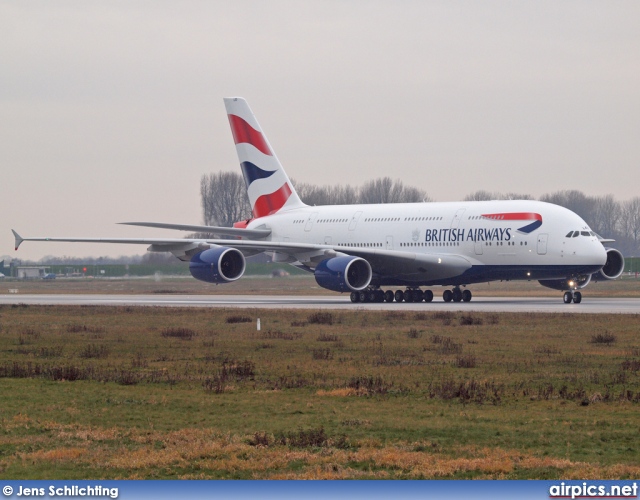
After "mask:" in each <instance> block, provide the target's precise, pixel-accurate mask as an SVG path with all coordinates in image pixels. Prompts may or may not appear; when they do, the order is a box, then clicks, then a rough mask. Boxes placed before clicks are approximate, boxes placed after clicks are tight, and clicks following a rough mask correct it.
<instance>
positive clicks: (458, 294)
mask: <svg viewBox="0 0 640 500" xmlns="http://www.w3.org/2000/svg"><path fill="white" fill-rule="evenodd" d="M453 301H454V302H462V291H461V290H460V289H459V288H454V289H453Z"/></svg>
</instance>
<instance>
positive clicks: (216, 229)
mask: <svg viewBox="0 0 640 500" xmlns="http://www.w3.org/2000/svg"><path fill="white" fill-rule="evenodd" d="M120 224H125V225H127V226H142V227H157V228H160V229H177V230H178V231H192V232H196V233H209V234H215V235H218V236H232V237H235V236H240V237H243V238H248V239H259V238H266V237H267V236H269V235H270V234H271V229H241V228H235V227H220V226H194V225H190V224H168V223H164V222H120Z"/></svg>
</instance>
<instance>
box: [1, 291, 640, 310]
mask: <svg viewBox="0 0 640 500" xmlns="http://www.w3.org/2000/svg"><path fill="white" fill-rule="evenodd" d="M0 304H33V305H97V306H155V307H238V308H239V307H249V308H257V309H336V310H372V311H388V310H392V311H406V310H410V311H482V312H534V313H571V314H574V313H576V314H577V313H583V314H603V313H617V314H640V299H638V298H631V299H626V298H590V297H588V296H586V297H584V299H583V301H582V303H581V304H564V303H563V301H562V296H561V295H558V297H477V298H476V297H474V299H473V300H472V301H471V302H469V303H464V302H461V303H454V302H450V303H445V302H443V301H442V299H436V300H434V301H433V302H431V303H424V302H422V303H417V304H416V303H400V304H398V303H395V302H393V303H390V304H386V303H382V304H352V303H351V301H350V300H349V296H348V295H347V294H345V295H336V296H326V295H318V296H309V295H306V296H293V295H292V296H288V295H263V296H261V295H155V294H154V295H88V294H82V295H80V294H78V295H61V294H60V295H40V294H38V295H35V294H34V295H26V294H24V295H23V294H5V295H0Z"/></svg>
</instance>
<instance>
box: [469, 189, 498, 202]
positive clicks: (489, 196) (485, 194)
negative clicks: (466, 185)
mask: <svg viewBox="0 0 640 500" xmlns="http://www.w3.org/2000/svg"><path fill="white" fill-rule="evenodd" d="M501 197H502V195H500V194H499V193H491V192H489V191H485V190H484V189H479V190H478V191H476V192H474V193H471V194H468V195H467V196H465V197H464V200H463V201H490V200H499V199H500V198H501Z"/></svg>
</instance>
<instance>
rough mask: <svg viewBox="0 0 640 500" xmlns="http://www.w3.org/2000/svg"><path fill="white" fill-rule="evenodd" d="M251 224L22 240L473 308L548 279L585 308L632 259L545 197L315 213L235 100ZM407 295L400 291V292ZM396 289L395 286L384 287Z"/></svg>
mask: <svg viewBox="0 0 640 500" xmlns="http://www.w3.org/2000/svg"><path fill="white" fill-rule="evenodd" d="M224 104H225V107H226V111H227V116H228V119H229V123H230V125H231V132H232V135H233V139H234V142H235V146H236V152H237V154H238V159H239V161H240V167H241V170H242V174H243V176H244V180H245V183H246V186H247V194H248V197H249V200H250V204H251V207H252V217H251V218H250V219H248V220H246V221H239V222H236V223H235V224H234V226H233V227H218V226H203V225H187V224H171V223H162V222H124V223H122V224H127V225H133V226H144V227H153V228H159V229H173V230H181V231H190V232H197V233H204V234H208V235H211V238H208V237H203V238H60V237H29V238H23V237H21V236H20V235H19V234H18V233H17V232H16V231H13V234H14V236H15V241H16V244H15V247H16V250H17V249H18V247H19V246H20V244H21V243H22V242H23V241H60V242H96V243H128V244H131V243H133V244H145V245H150V246H149V247H148V249H147V250H148V251H151V252H171V253H172V254H173V255H175V256H176V257H177V258H178V259H180V260H183V261H188V262H189V270H190V272H191V275H192V276H193V277H194V278H196V279H198V280H201V281H204V282H208V283H216V284H222V283H231V282H234V281H236V280H238V279H240V278H241V277H242V275H243V274H244V271H245V268H246V257H248V256H251V255H255V254H259V253H262V252H268V253H270V254H271V256H272V260H273V261H274V262H283V263H289V264H292V265H294V266H297V267H299V268H301V269H304V270H306V271H309V272H311V273H313V274H314V276H315V279H316V281H317V283H318V284H319V285H320V286H322V287H324V288H327V289H329V290H333V291H335V292H342V293H344V292H347V293H350V299H351V301H352V302H354V303H359V302H393V301H395V302H403V301H404V302H422V301H424V302H431V301H432V300H433V298H434V294H433V291H432V290H431V289H426V290H422V288H421V287H437V286H443V287H446V289H445V290H444V292H443V293H442V298H443V300H444V301H445V302H469V301H471V299H472V293H471V290H469V289H468V288H467V286H468V285H472V284H475V283H485V282H490V281H497V280H500V281H503V280H505V281H509V280H527V281H531V280H538V282H539V283H540V284H542V285H544V286H545V287H549V288H552V289H556V290H560V291H562V292H564V294H563V300H564V302H565V303H567V304H569V303H572V302H573V303H576V304H577V303H580V302H581V301H582V294H581V292H580V291H579V290H581V289H583V288H584V287H585V286H587V285H588V284H589V282H590V281H591V279H592V278H593V279H594V280H611V279H616V278H618V277H619V276H620V275H621V274H622V272H623V270H624V257H623V256H622V254H621V253H620V252H619V251H618V250H616V249H614V248H606V247H605V246H604V244H606V243H611V242H613V241H614V240H608V239H604V238H602V237H600V236H599V235H597V234H596V233H595V232H594V231H592V230H591V229H590V228H589V226H588V225H587V223H586V222H585V221H584V220H583V219H582V218H581V217H580V216H578V215H577V214H575V213H574V212H572V211H570V210H568V209H566V208H563V207H560V206H558V205H553V204H550V203H544V202H540V201H532V200H497V201H462V202H425V203H397V204H368V205H328V206H309V205H306V204H305V203H303V202H302V200H301V199H300V197H299V196H298V194H297V193H296V190H295V188H294V186H293V184H292V183H291V180H290V179H289V177H288V176H287V173H286V172H285V170H284V168H283V167H282V164H281V163H280V161H279V160H278V157H277V156H276V154H275V152H274V149H273V147H272V146H271V144H270V143H269V141H268V139H267V137H266V135H265V134H264V132H263V131H262V128H261V127H260V125H259V124H258V121H257V119H256V118H255V116H254V114H253V112H252V111H251V109H250V108H249V105H248V103H247V101H246V100H245V99H243V98H240V97H232V98H225V99H224ZM394 287H395V288H397V290H396V291H395V292H394V291H393V290H392V288H394ZM385 288H386V290H385Z"/></svg>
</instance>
